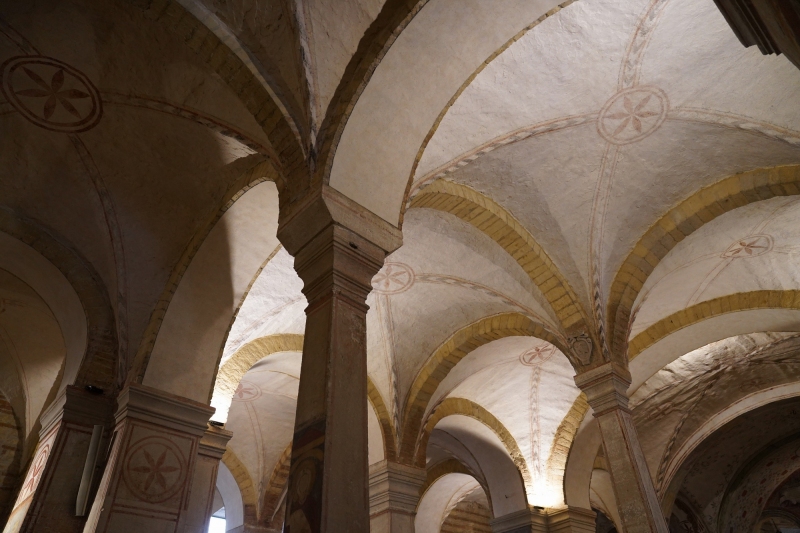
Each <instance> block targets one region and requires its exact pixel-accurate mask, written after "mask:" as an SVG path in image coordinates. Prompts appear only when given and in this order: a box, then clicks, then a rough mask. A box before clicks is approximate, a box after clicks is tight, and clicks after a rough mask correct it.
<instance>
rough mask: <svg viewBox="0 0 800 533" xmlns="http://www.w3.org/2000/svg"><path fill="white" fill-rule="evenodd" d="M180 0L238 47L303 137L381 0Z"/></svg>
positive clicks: (315, 126)
mask: <svg viewBox="0 0 800 533" xmlns="http://www.w3.org/2000/svg"><path fill="white" fill-rule="evenodd" d="M181 3H182V4H183V5H185V6H186V7H187V8H188V9H189V10H190V11H192V12H193V13H195V14H196V15H197V17H198V18H199V19H200V20H201V21H203V23H204V24H205V25H206V26H207V27H209V28H210V29H212V31H215V33H217V34H218V35H219V36H220V37H223V36H224V37H226V39H225V40H226V41H228V42H230V43H231V45H230V46H231V48H237V49H239V50H240V51H241V55H242V59H243V60H245V61H246V62H247V63H249V65H248V66H249V67H250V68H251V69H252V70H253V71H254V72H255V73H256V74H257V76H258V78H260V80H261V81H262V83H264V84H266V86H267V88H268V89H269V90H270V92H271V93H272V94H273V95H274V96H275V97H276V98H277V99H278V100H279V101H280V103H281V104H282V107H283V108H284V110H285V112H286V113H287V115H288V118H289V119H290V120H291V121H292V122H293V123H294V125H295V127H296V128H297V129H298V130H299V131H300V132H301V133H302V134H303V135H304V137H305V138H306V139H308V137H309V134H311V135H314V134H316V132H317V131H318V130H319V127H320V125H321V123H322V121H323V119H324V118H325V114H326V112H327V110H328V104H329V103H330V101H331V98H332V97H333V94H334V92H335V91H336V88H337V86H338V85H339V83H340V81H341V80H342V76H343V74H344V71H345V68H346V67H347V64H348V62H349V61H350V59H351V57H352V56H353V54H354V53H355V51H356V48H357V47H358V43H359V41H360V40H361V38H362V36H363V35H364V32H365V31H366V30H367V28H368V27H369V25H370V24H371V23H372V21H373V20H375V17H377V15H378V13H379V12H380V9H381V7H382V6H383V3H384V0H353V1H348V2H342V1H339V0H235V1H220V0H181ZM311 140H312V141H313V137H312V138H311Z"/></svg>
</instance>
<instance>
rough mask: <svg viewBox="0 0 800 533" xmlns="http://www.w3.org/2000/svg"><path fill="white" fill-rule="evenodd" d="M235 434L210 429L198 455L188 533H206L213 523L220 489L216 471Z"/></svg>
mask: <svg viewBox="0 0 800 533" xmlns="http://www.w3.org/2000/svg"><path fill="white" fill-rule="evenodd" d="M232 436H233V433H231V432H230V431H226V430H224V429H222V428H218V427H214V426H209V428H208V429H207V430H206V432H205V434H204V435H203V438H202V439H200V445H199V448H198V451H197V463H196V464H195V467H194V476H193V477H192V485H191V487H192V488H191V490H190V491H189V506H188V512H187V520H186V523H185V524H186V525H185V527H184V528H183V531H184V532H185V533H206V531H208V523H209V520H210V519H211V512H212V509H211V505H212V504H213V503H214V491H215V490H216V488H217V471H218V470H219V461H220V459H222V456H223V454H225V447H226V446H227V445H228V441H229V440H231V437H232Z"/></svg>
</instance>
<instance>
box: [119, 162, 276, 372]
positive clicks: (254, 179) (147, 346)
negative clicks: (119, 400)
mask: <svg viewBox="0 0 800 533" xmlns="http://www.w3.org/2000/svg"><path fill="white" fill-rule="evenodd" d="M279 176H280V174H279V173H278V172H277V171H276V170H275V167H274V166H273V165H272V163H270V162H269V161H263V160H261V161H258V162H257V163H255V164H254V165H253V166H251V167H250V168H249V169H248V170H247V171H245V172H244V173H243V174H242V175H241V177H240V178H239V179H238V180H236V182H234V184H233V185H232V186H231V187H230V188H229V189H228V191H227V192H226V193H225V196H223V198H222V201H221V202H220V207H219V209H217V210H216V211H215V212H214V213H212V214H211V216H210V217H209V218H208V220H207V221H206V223H205V224H204V225H203V229H202V230H201V231H199V232H197V233H196V234H195V235H194V237H192V240H191V241H189V244H188V245H187V246H186V248H184V250H183V253H182V254H181V258H180V259H179V260H178V262H177V263H176V264H175V267H174V268H173V269H172V272H171V273H170V276H169V279H168V280H167V284H166V285H165V287H164V290H163V291H162V292H161V296H160V297H159V299H158V302H157V303H156V305H155V308H154V310H153V312H152V314H151V315H150V320H149V321H148V323H147V328H146V329H145V331H144V334H143V335H142V341H141V343H140V344H139V348H138V350H137V352H136V356H135V358H134V362H133V367H132V369H131V372H130V374H129V376H128V377H129V380H130V381H133V382H134V383H141V382H142V380H144V374H145V371H146V370H147V365H148V363H149V362H150V356H151V355H152V352H153V347H154V346H155V343H156V338H157V337H158V333H159V331H160V330H161V325H162V324H163V322H164V317H165V316H166V314H167V310H168V309H169V304H170V302H171V301H172V297H173V296H174V295H175V292H176V291H177V290H178V286H179V285H180V282H181V280H182V279H183V276H184V274H186V269H188V268H189V265H190V264H191V262H192V259H194V257H195V255H197V252H198V250H200V247H201V246H202V244H203V242H205V240H206V237H208V234H209V233H211V230H212V229H213V228H214V226H215V225H216V223H217V222H219V219H220V218H222V215H224V214H225V213H226V212H227V211H228V210H229V209H230V208H231V206H233V204H234V203H235V202H236V201H237V200H238V199H239V198H241V197H242V196H243V195H244V194H245V193H246V192H247V191H249V190H250V189H252V188H253V187H255V186H256V185H258V184H260V183H263V182H264V181H276V180H278V179H279Z"/></svg>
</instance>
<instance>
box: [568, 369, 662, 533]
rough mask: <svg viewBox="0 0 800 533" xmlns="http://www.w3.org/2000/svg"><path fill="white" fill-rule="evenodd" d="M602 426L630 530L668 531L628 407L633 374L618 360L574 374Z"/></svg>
mask: <svg viewBox="0 0 800 533" xmlns="http://www.w3.org/2000/svg"><path fill="white" fill-rule="evenodd" d="M575 383H576V384H577V385H578V387H580V388H581V390H583V392H584V393H586V397H587V398H588V400H589V405H591V406H592V409H593V410H594V417H595V418H596V419H597V422H598V425H599V426H600V433H601V435H602V437H603V448H604V449H605V453H606V462H607V464H608V467H609V473H610V474H611V480H612V483H613V485H614V494H615V496H616V498H617V505H618V506H619V514H620V518H621V519H622V525H623V527H624V528H625V531H626V532H627V533H645V532H648V533H649V532H653V531H656V532H658V533H668V531H669V530H668V529H667V524H666V522H665V521H664V515H663V514H662V512H661V506H660V505H659V502H658V497H657V496H656V491H655V489H654V487H653V479H652V477H650V471H649V470H648V468H647V463H646V462H645V459H644V454H643V453H642V449H641V446H640V444H639V438H638V436H637V435H636V428H635V426H634V425H633V419H632V418H631V412H630V409H629V408H628V395H627V391H628V387H629V386H630V384H631V376H630V373H629V372H628V371H627V369H625V368H623V367H621V366H619V365H618V364H616V363H613V362H612V363H606V364H604V365H602V366H600V367H597V368H594V369H592V370H589V371H588V372H584V373H583V374H580V375H578V376H575Z"/></svg>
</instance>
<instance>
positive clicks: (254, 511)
mask: <svg viewBox="0 0 800 533" xmlns="http://www.w3.org/2000/svg"><path fill="white" fill-rule="evenodd" d="M222 462H223V464H224V465H225V466H227V467H228V470H230V471H231V474H232V475H233V479H234V480H236V485H237V486H238V487H239V492H240V493H241V494H242V504H243V506H244V521H245V524H255V523H256V522H257V521H258V511H259V509H258V496H257V495H256V488H255V486H254V485H253V478H251V477H250V473H249V472H248V471H247V467H246V466H244V463H242V461H241V460H240V459H239V458H238V457H237V456H236V454H235V453H233V452H232V451H231V449H230V448H228V449H227V450H225V453H224V454H223V456H222Z"/></svg>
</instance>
